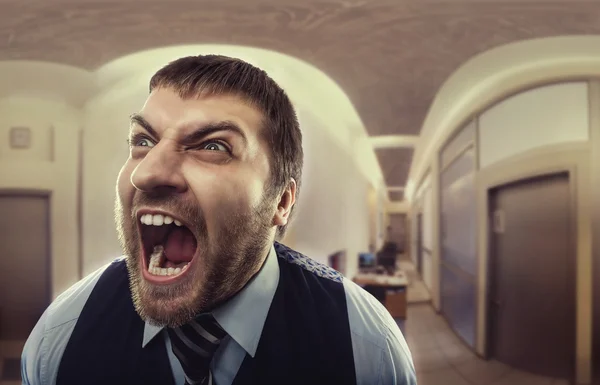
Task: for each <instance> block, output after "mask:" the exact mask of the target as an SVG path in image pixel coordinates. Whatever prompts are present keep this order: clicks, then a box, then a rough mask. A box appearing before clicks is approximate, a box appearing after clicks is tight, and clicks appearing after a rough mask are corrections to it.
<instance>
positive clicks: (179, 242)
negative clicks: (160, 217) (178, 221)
mask: <svg viewBox="0 0 600 385" xmlns="http://www.w3.org/2000/svg"><path fill="white" fill-rule="evenodd" d="M195 252H196V238H194V236H193V235H192V233H191V232H190V230H188V229H187V228H186V227H183V226H182V227H177V228H175V229H173V230H171V232H170V233H169V235H168V236H167V242H166V243H165V256H166V257H167V259H168V260H169V261H171V262H174V263H181V262H190V261H191V260H192V258H193V257H194V253H195Z"/></svg>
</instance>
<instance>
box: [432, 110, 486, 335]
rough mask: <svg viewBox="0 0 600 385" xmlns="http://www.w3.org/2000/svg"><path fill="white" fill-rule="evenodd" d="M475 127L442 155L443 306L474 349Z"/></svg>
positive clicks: (468, 128)
mask: <svg viewBox="0 0 600 385" xmlns="http://www.w3.org/2000/svg"><path fill="white" fill-rule="evenodd" d="M475 136H476V135H475V123H474V122H471V123H469V124H467V125H466V126H465V127H464V128H462V129H461V130H460V131H458V133H457V134H456V136H455V137H454V138H453V139H452V140H450V141H449V142H448V144H446V146H445V147H444V148H443V149H442V150H441V152H440V165H441V172H440V217H439V218H440V249H441V250H440V251H441V252H440V305H441V312H442V314H443V315H444V317H446V319H447V320H448V322H449V323H450V325H451V326H452V327H453V328H454V330H455V331H456V332H457V334H458V335H459V336H460V337H461V338H462V339H463V340H464V341H465V342H466V343H467V344H468V345H470V346H471V347H474V344H475V333H476V324H477V314H476V288H477V246H476V239H477V228H476V217H477V212H476V207H477V204H476V199H475V197H476V194H475V173H476V170H477V164H476V148H475V146H476V143H475Z"/></svg>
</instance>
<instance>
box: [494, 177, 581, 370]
mask: <svg viewBox="0 0 600 385" xmlns="http://www.w3.org/2000/svg"><path fill="white" fill-rule="evenodd" d="M554 176H566V177H567V183H568V190H569V202H568V206H569V209H568V226H569V233H568V240H567V243H568V245H569V246H568V247H569V251H570V253H572V255H574V256H576V255H577V245H576V238H577V235H576V234H577V221H576V216H577V212H576V205H575V202H574V201H575V194H574V192H575V191H574V188H573V184H574V183H573V174H572V172H570V171H569V170H563V171H554V172H548V173H541V174H537V175H534V176H529V177H524V178H517V179H516V180H513V181H511V182H508V183H503V184H500V185H497V186H494V187H492V188H489V189H488V198H487V199H488V213H487V218H488V220H487V227H488V255H487V265H488V276H487V281H488V282H489V284H488V293H487V302H486V312H487V313H488V318H487V320H488V321H487V325H486V338H487V340H488V343H487V346H486V354H485V356H486V357H487V358H493V353H494V349H495V346H494V342H495V339H494V336H493V334H494V326H496V325H495V319H494V318H493V317H492V314H493V310H492V307H493V306H492V299H493V297H494V294H495V290H497V282H496V276H495V265H496V263H497V258H498V256H497V255H495V253H494V238H495V237H494V228H493V227H494V225H493V224H492V223H493V221H494V218H493V215H494V213H493V212H492V204H491V201H492V199H493V195H494V193H495V192H496V191H498V190H501V189H503V188H507V187H510V186H514V185H520V184H523V183H528V182H534V181H535V180H543V179H545V178H552V177H554ZM576 271H577V258H575V260H574V261H573V263H571V264H569V265H568V266H567V279H568V283H567V284H568V286H569V288H570V294H571V295H572V296H573V297H574V298H572V299H573V308H572V310H573V312H575V314H574V316H573V325H572V326H573V328H574V330H573V336H574V337H575V338H574V339H573V341H572V345H571V347H570V349H571V352H572V356H573V360H572V361H571V362H569V367H570V370H571V378H570V379H573V378H574V377H575V365H576V352H577V350H576V349H577V317H576V315H577V314H576V310H577V297H576V293H577V281H576V279H577V277H576Z"/></svg>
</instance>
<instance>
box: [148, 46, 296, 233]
mask: <svg viewBox="0 0 600 385" xmlns="http://www.w3.org/2000/svg"><path fill="white" fill-rule="evenodd" d="M157 87H158V88H160V87H165V88H172V89H174V90H175V91H177V92H178V93H179V95H180V96H181V97H182V98H192V97H195V96H198V95H201V94H203V95H206V94H209V95H210V94H213V95H219V94H227V93H229V94H235V95H238V96H240V97H242V98H244V99H245V100H246V101H247V102H249V103H250V104H252V105H253V106H254V107H257V108H258V109H260V110H261V111H262V113H263V114H264V117H265V122H264V128H265V129H264V130H263V133H264V135H265V138H266V140H267V143H269V145H270V147H271V153H270V164H271V167H270V174H271V179H270V184H269V187H268V191H266V194H267V195H268V196H276V195H275V194H280V193H281V192H282V191H283V190H284V189H285V188H286V187H287V186H288V183H289V182H290V179H291V178H294V180H295V181H296V197H297V196H298V194H299V192H300V182H301V179H302V164H303V161H304V154H303V151H302V132H301V131H300V124H299V123H298V117H297V116H296V112H295V110H294V107H293V105H292V102H291V101H290V99H289V97H288V96H287V94H286V93H285V91H284V90H283V89H282V88H281V87H279V85H277V83H275V81H274V80H273V79H271V78H270V77H269V76H268V75H267V73H266V72H265V71H263V70H261V69H259V68H257V67H254V66H253V65H251V64H249V63H246V62H244V61H242V60H239V59H235V58H230V57H227V56H220V55H199V56H189V57H184V58H181V59H177V60H175V61H173V62H171V63H169V64H167V65H166V66H165V67H163V68H162V69H160V70H159V71H158V72H157V73H156V74H154V76H152V78H151V79H150V92H152V90H154V89H155V88H157ZM293 210H294V207H292V212H293ZM290 218H291V213H290ZM286 227H287V226H280V227H279V228H278V229H277V238H278V239H281V238H283V236H284V235H285V231H286Z"/></svg>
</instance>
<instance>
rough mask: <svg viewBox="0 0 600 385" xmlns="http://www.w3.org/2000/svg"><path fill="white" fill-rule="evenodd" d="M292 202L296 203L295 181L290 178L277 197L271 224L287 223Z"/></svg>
mask: <svg viewBox="0 0 600 385" xmlns="http://www.w3.org/2000/svg"><path fill="white" fill-rule="evenodd" d="M294 203H296V181H295V180H294V179H293V178H292V179H290V182H289V183H288V185H287V187H286V188H285V190H283V192H282V194H281V196H280V197H279V202H278V203H277V211H275V216H274V217H273V226H284V225H286V224H287V223H288V220H289V218H290V213H291V212H292V207H294Z"/></svg>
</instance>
